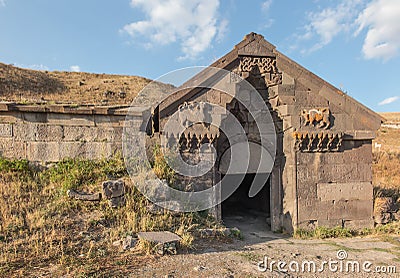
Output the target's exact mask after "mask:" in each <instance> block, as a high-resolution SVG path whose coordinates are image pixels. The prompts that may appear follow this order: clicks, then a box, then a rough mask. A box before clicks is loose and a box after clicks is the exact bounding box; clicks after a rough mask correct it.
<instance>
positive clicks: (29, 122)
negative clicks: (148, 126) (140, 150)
mask: <svg viewBox="0 0 400 278" xmlns="http://www.w3.org/2000/svg"><path fill="white" fill-rule="evenodd" d="M131 111H132V113H131V117H130V119H131V120H133V121H136V122H137V123H136V124H137V125H138V126H140V125H142V124H143V117H144V115H145V114H146V113H149V110H148V108H144V107H139V108H136V109H132V110H131ZM127 113H128V108H127V107H71V106H59V105H53V106H45V105H16V104H13V103H2V104H1V105H0V155H1V156H2V157H5V158H10V159H27V160H29V161H33V162H44V163H48V162H56V161H60V160H62V159H64V158H84V159H101V158H107V157H111V156H113V155H114V154H116V153H117V152H122V133H123V127H124V122H125V118H126V115H127Z"/></svg>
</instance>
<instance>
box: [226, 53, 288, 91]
mask: <svg viewBox="0 0 400 278" xmlns="http://www.w3.org/2000/svg"><path fill="white" fill-rule="evenodd" d="M236 73H237V74H238V75H239V76H241V77H243V78H246V77H247V76H248V75H249V74H253V75H260V76H261V77H262V78H264V80H265V83H266V85H267V86H268V87H270V86H274V85H278V84H282V73H281V72H280V71H279V70H278V67H277V66H276V58H275V57H253V56H240V57H239V67H238V69H237V72H236ZM232 79H234V80H235V76H234V75H233V76H231V80H232ZM236 79H237V78H236Z"/></svg>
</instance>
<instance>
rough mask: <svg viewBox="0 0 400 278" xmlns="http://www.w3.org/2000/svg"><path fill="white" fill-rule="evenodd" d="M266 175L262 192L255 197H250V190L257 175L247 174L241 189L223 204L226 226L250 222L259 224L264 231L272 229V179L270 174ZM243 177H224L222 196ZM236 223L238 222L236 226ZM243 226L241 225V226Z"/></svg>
mask: <svg viewBox="0 0 400 278" xmlns="http://www.w3.org/2000/svg"><path fill="white" fill-rule="evenodd" d="M258 175H261V177H262V176H263V175H265V179H263V180H265V184H264V186H263V188H262V189H261V190H260V192H258V193H257V195H255V196H254V197H249V190H250V187H251V185H252V183H253V180H254V177H255V176H256V174H246V175H245V176H244V179H243V180H242V182H241V184H240V186H239V188H238V189H237V190H236V191H235V192H234V193H233V194H232V195H231V196H229V197H228V199H226V200H225V201H223V202H222V204H221V210H222V220H223V221H224V223H225V224H226V225H240V223H243V222H247V225H248V224H250V223H248V222H249V221H250V222H252V224H255V222H257V224H258V225H261V226H262V227H263V228H264V229H270V226H269V223H270V215H271V210H270V194H271V192H270V178H269V174H258ZM240 177H242V175H225V176H222V179H223V180H222V187H221V188H222V196H225V195H224V193H225V192H226V191H227V190H228V189H229V188H230V186H231V185H232V184H234V182H235V180H236V181H237V180H238V179H239V178H240ZM235 222H238V223H236V224H235ZM240 226H241V225H240Z"/></svg>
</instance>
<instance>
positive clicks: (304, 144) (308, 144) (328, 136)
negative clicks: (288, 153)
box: [293, 131, 344, 152]
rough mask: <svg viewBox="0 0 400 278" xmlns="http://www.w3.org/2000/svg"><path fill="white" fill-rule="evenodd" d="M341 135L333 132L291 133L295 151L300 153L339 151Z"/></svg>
mask: <svg viewBox="0 0 400 278" xmlns="http://www.w3.org/2000/svg"><path fill="white" fill-rule="evenodd" d="M343 135H344V134H343V133H341V132H339V133H333V132H301V131H296V132H293V138H294V139H295V140H296V141H295V150H297V151H301V152H335V151H339V150H340V147H341V145H342V141H343Z"/></svg>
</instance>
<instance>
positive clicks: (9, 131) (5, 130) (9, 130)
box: [0, 124, 13, 137]
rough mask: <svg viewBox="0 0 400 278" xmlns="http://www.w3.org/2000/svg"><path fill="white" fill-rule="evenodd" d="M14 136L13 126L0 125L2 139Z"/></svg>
mask: <svg viewBox="0 0 400 278" xmlns="http://www.w3.org/2000/svg"><path fill="white" fill-rule="evenodd" d="M12 136H13V125H11V124H0V137H12Z"/></svg>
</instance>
